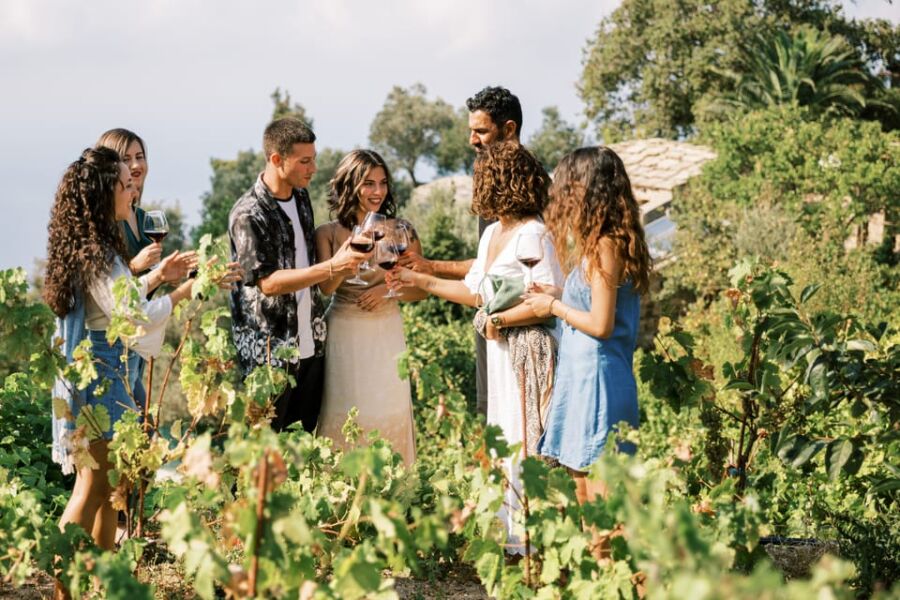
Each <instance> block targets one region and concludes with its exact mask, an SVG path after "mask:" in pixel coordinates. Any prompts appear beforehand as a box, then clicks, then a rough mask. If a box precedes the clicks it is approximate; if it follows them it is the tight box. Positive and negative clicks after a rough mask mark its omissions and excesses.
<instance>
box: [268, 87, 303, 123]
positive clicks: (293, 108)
mask: <svg viewBox="0 0 900 600" xmlns="http://www.w3.org/2000/svg"><path fill="white" fill-rule="evenodd" d="M269 97H270V98H271V99H272V104H273V105H274V107H273V108H272V120H273V121H274V120H276V119H284V118H286V117H293V118H294V119H299V120H300V121H303V122H304V123H306V124H307V125H309V127H310V129H312V128H313V119H312V117H310V116H309V115H307V114H306V109H305V108H303V106H302V105H301V104H300V103H299V102H293V103H292V102H291V93H290V92H289V91H287V90H285V91H284V95H282V93H281V88H280V87H277V88H275V91H274V92H272V95H271V96H269Z"/></svg>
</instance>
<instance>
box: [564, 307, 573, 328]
mask: <svg viewBox="0 0 900 600" xmlns="http://www.w3.org/2000/svg"><path fill="white" fill-rule="evenodd" d="M570 310H572V307H571V306H570V307H568V308H566V312H564V313H563V323H565V324H566V325H568V324H569V311H570Z"/></svg>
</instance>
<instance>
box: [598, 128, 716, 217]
mask: <svg viewBox="0 0 900 600" xmlns="http://www.w3.org/2000/svg"><path fill="white" fill-rule="evenodd" d="M609 147H610V148H612V149H613V150H615V151H616V154H618V155H619V156H620V157H621V158H622V162H624V163H625V169H626V170H627V171H628V176H629V177H630V178H631V186H632V188H633V189H634V195H635V197H636V198H637V201H638V202H640V203H642V204H643V203H647V206H645V207H643V208H644V211H645V212H646V211H647V210H648V209H650V208H655V207H657V206H659V205H661V204H665V203H666V202H669V201H670V200H671V199H672V190H674V189H675V188H676V187H678V186H680V185H682V184H684V183H685V182H686V181H687V180H688V179H690V178H691V177H694V176H696V175H699V174H700V172H701V170H702V168H703V165H704V163H706V162H707V161H710V160H712V159H713V158H715V157H716V153H715V152H713V151H712V149H710V148H707V147H706V146H697V145H695V144H688V143H687V142H676V141H673V140H666V139H662V138H649V139H645V140H629V141H627V142H620V143H618V144H610V146H609Z"/></svg>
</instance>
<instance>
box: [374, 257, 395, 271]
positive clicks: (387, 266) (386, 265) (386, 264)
mask: <svg viewBox="0 0 900 600" xmlns="http://www.w3.org/2000/svg"><path fill="white" fill-rule="evenodd" d="M378 266H379V267H381V268H382V269H384V270H385V271H390V270H391V269H393V268H394V267H396V266H397V259H396V258H395V259H393V260H383V261H381V262H379V263H378Z"/></svg>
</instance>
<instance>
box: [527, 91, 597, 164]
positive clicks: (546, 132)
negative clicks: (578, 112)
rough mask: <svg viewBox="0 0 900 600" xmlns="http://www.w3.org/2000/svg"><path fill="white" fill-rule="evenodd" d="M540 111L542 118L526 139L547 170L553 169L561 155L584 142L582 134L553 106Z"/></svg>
mask: <svg viewBox="0 0 900 600" xmlns="http://www.w3.org/2000/svg"><path fill="white" fill-rule="evenodd" d="M542 112H543V114H544V120H543V122H542V123H541V127H540V129H538V130H537V131H536V132H534V135H532V136H531V139H529V140H528V147H529V149H531V151H532V152H534V154H535V156H537V158H538V160H540V161H541V164H543V165H544V168H545V169H547V171H553V169H555V168H556V165H557V163H558V162H559V161H560V159H561V158H562V157H563V156H565V155H566V154H568V153H569V152H571V151H572V150H575V149H576V148H578V147H580V146H581V145H583V144H584V136H582V135H581V134H580V133H579V132H578V130H577V129H576V128H575V127H574V126H573V125H569V124H568V123H566V121H565V120H564V119H563V118H562V117H560V115H559V109H558V108H556V107H555V106H548V107H546V108H544V110H543V111H542Z"/></svg>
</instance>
